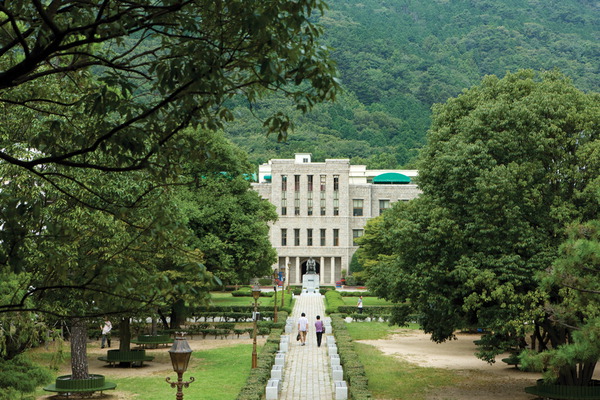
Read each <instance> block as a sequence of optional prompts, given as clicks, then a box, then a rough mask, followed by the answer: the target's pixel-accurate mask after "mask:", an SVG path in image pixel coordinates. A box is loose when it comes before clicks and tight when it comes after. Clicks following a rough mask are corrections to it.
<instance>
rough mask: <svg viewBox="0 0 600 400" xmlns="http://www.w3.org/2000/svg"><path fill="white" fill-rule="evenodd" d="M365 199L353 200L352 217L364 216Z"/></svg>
mask: <svg viewBox="0 0 600 400" xmlns="http://www.w3.org/2000/svg"><path fill="white" fill-rule="evenodd" d="M363 202H364V201H363V199H354V200H352V215H354V216H355V217H362V216H363Z"/></svg>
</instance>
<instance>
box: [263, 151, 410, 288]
mask: <svg viewBox="0 0 600 400" xmlns="http://www.w3.org/2000/svg"><path fill="white" fill-rule="evenodd" d="M416 175H417V171H416V170H367V169H366V166H364V165H350V160H348V159H328V160H325V162H324V163H322V162H321V163H314V162H312V161H311V154H309V153H301V154H296V156H295V159H274V160H270V161H269V162H268V163H266V164H262V165H260V166H259V171H258V182H257V183H253V188H254V189H255V190H256V191H257V192H258V193H259V194H260V195H261V197H263V198H264V199H267V200H269V201H270V202H271V203H273V204H274V205H275V206H276V207H277V213H278V214H279V219H278V220H277V222H275V223H274V224H273V225H272V226H271V230H270V240H271V243H272V245H273V247H274V248H275V249H276V250H277V254H278V263H277V265H274V266H273V268H274V270H276V271H277V272H280V273H281V274H282V275H283V276H284V277H285V278H286V279H285V280H286V284H288V285H290V284H291V285H300V284H302V275H303V274H304V273H305V272H306V261H308V260H309V258H311V257H312V258H313V259H314V260H315V261H316V270H317V273H318V274H319V280H320V284H321V285H334V284H335V282H336V281H339V280H340V279H341V276H342V272H341V271H342V269H344V270H346V271H348V269H349V268H348V267H349V265H350V261H351V260H352V255H353V254H354V252H355V251H356V249H357V248H358V247H357V246H355V245H354V239H355V238H356V237H359V236H362V234H363V230H364V226H365V224H366V222H367V220H369V218H372V217H376V216H378V215H380V214H381V213H382V212H383V211H384V210H385V209H386V208H389V207H390V205H391V204H392V203H394V202H396V201H408V200H411V199H414V198H415V197H417V196H418V195H419V193H420V191H419V189H418V188H417V185H415V184H413V183H411V182H410V181H411V178H414V177H415V176H416Z"/></svg>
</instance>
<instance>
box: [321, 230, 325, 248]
mask: <svg viewBox="0 0 600 400" xmlns="http://www.w3.org/2000/svg"><path fill="white" fill-rule="evenodd" d="M321 246H325V229H321Z"/></svg>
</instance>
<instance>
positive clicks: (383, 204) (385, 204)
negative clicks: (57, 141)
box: [281, 197, 390, 217]
mask: <svg viewBox="0 0 600 400" xmlns="http://www.w3.org/2000/svg"><path fill="white" fill-rule="evenodd" d="M388 208H390V201H389V200H379V215H381V214H382V213H383V212H384V211H385V210H386V209H388ZM363 210H364V200H363V199H353V200H352V215H353V216H354V217H362V216H363V215H364V211H363ZM326 211H327V208H326V207H325V198H324V197H322V198H321V199H320V203H319V212H320V215H327V212H326ZM306 214H307V215H309V216H311V215H314V203H313V199H312V198H309V199H307V202H306ZM281 215H288V207H287V199H286V198H285V197H282V199H281ZM294 215H300V199H299V198H295V199H294ZM333 215H334V216H337V215H340V200H339V199H337V198H334V199H333Z"/></svg>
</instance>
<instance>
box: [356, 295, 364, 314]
mask: <svg viewBox="0 0 600 400" xmlns="http://www.w3.org/2000/svg"><path fill="white" fill-rule="evenodd" d="M356 306H357V307H358V313H359V314H362V312H363V298H362V296H360V297H359V298H358V304H357V305H356Z"/></svg>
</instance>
